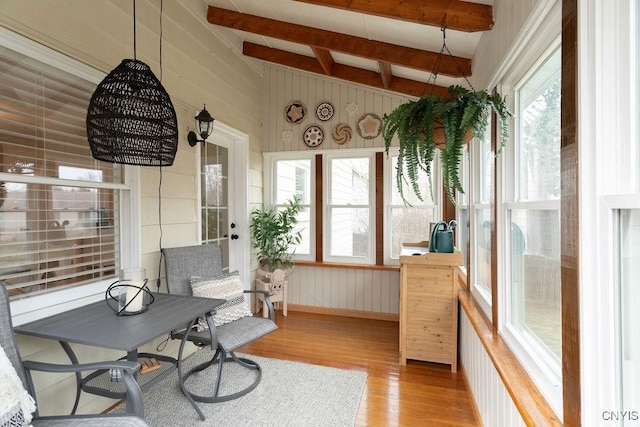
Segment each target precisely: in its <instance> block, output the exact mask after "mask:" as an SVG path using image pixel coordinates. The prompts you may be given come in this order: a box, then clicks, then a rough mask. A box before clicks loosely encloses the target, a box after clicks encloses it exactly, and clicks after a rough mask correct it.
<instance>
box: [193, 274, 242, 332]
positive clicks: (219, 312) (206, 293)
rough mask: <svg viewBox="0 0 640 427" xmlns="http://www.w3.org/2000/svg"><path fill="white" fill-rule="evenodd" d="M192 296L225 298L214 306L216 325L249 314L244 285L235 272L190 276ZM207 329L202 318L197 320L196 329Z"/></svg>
mask: <svg viewBox="0 0 640 427" xmlns="http://www.w3.org/2000/svg"><path fill="white" fill-rule="evenodd" d="M190 282H191V290H192V291H193V296H196V297H205V298H220V299H226V300H227V302H226V303H224V304H222V305H221V306H219V307H218V308H216V313H215V314H214V316H213V321H214V323H215V325H216V326H221V325H224V324H225V323H229V322H233V321H235V320H238V319H242V318H243V317H246V316H251V315H252V314H251V311H250V310H249V307H247V304H246V303H245V300H244V286H243V285H242V281H241V280H240V277H239V275H238V273H237V272H234V273H231V274H229V275H223V276H220V277H215V278H203V277H191V281H190ZM204 329H208V326H207V322H206V321H205V320H204V319H199V320H198V330H199V331H200V330H204Z"/></svg>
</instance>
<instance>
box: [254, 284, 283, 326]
mask: <svg viewBox="0 0 640 427" xmlns="http://www.w3.org/2000/svg"><path fill="white" fill-rule="evenodd" d="M287 288H288V281H287V280H285V281H283V282H282V287H281V288H280V289H279V290H275V291H274V290H273V289H271V281H269V279H256V290H258V291H268V292H270V293H272V295H271V296H270V297H269V299H270V300H271V302H272V303H273V305H274V309H278V308H280V303H282V314H283V315H284V316H286V315H287ZM257 296H258V302H260V301H261V302H262V317H269V309H268V308H267V303H266V302H265V301H264V297H263V296H262V294H258V295H257Z"/></svg>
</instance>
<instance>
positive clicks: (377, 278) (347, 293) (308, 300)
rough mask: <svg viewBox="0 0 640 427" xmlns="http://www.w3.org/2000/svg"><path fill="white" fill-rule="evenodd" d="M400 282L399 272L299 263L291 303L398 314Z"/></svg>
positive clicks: (293, 277) (291, 287) (292, 282)
mask: <svg viewBox="0 0 640 427" xmlns="http://www.w3.org/2000/svg"><path fill="white" fill-rule="evenodd" d="M399 283H400V273H399V272H398V271H380V270H360V269H353V268H326V267H307V266H296V268H295V270H293V273H291V276H290V277H289V291H288V303H289V304H299V305H306V306H313V307H324V308H335V309H345V310H356V311H367V312H374V313H385V314H398V312H399V310H398V308H399V296H400V293H399V292H400V291H399Z"/></svg>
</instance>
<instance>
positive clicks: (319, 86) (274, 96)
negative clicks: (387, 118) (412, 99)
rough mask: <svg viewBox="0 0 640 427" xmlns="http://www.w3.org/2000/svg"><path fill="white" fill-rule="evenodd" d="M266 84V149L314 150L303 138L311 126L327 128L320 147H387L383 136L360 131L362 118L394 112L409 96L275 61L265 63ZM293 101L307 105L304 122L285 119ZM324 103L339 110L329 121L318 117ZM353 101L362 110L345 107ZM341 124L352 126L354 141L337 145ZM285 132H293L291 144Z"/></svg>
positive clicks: (264, 114) (278, 150) (279, 150)
mask: <svg viewBox="0 0 640 427" xmlns="http://www.w3.org/2000/svg"><path fill="white" fill-rule="evenodd" d="M264 85H265V86H264V97H265V105H266V108H265V109H264V112H263V116H264V123H263V126H264V138H263V140H264V143H263V146H262V151H263V152H281V151H300V150H314V149H313V148H308V147H307V146H306V145H305V144H304V142H303V140H302V135H303V133H304V131H305V130H306V129H307V128H308V127H309V126H311V125H317V126H320V127H321V128H322V129H323V130H324V136H325V137H324V141H323V143H322V144H321V145H320V146H318V147H317V149H316V150H340V149H342V150H344V149H354V148H374V147H384V142H383V141H382V136H377V137H376V138H373V139H365V138H362V137H361V136H360V135H359V134H358V131H357V124H358V120H359V119H360V118H361V117H362V116H363V115H364V114H366V113H373V114H376V115H377V116H379V117H380V119H382V117H383V115H384V114H385V113H390V112H391V111H393V109H394V108H396V107H397V106H398V105H400V104H402V103H404V102H406V101H407V100H408V99H409V98H407V97H404V96H400V95H396V94H393V93H391V92H384V91H381V90H372V89H367V88H365V87H363V86H358V85H354V84H349V83H346V82H342V81H340V80H331V79H327V78H323V77H321V76H318V75H315V74H309V73H303V72H299V71H295V70H292V69H289V68H284V67H280V66H276V65H271V64H265V71H264ZM291 101H302V103H303V104H304V105H305V106H306V107H307V115H306V116H305V119H304V120H303V121H302V123H300V124H292V123H288V122H287V121H286V120H285V115H284V109H285V107H286V106H287V104H289V103H290V102H291ZM321 102H330V103H331V104H332V105H333V107H334V111H335V112H334V115H333V117H332V118H331V119H330V120H328V121H325V122H323V121H321V120H319V119H318V118H317V117H316V107H317V106H318V104H320V103H321ZM351 102H355V103H356V104H357V105H358V112H357V113H356V114H353V115H349V114H348V113H347V111H346V110H345V106H346V105H347V104H349V103H351ZM338 123H347V124H348V125H349V126H351V129H352V138H351V141H349V142H348V143H346V144H343V145H340V144H336V143H335V142H333V139H332V138H331V130H332V129H333V128H334V127H335V126H336V125H337V124H338ZM284 131H291V132H293V140H292V142H291V143H285V142H283V140H282V132H284Z"/></svg>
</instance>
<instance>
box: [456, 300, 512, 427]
mask: <svg viewBox="0 0 640 427" xmlns="http://www.w3.org/2000/svg"><path fill="white" fill-rule="evenodd" d="M459 328H460V334H459V336H460V338H459V339H460V343H461V344H460V347H461V348H460V361H461V363H462V365H463V366H464V370H465V372H466V374H467V379H468V381H469V385H470V387H471V393H472V394H473V396H474V399H475V401H476V406H477V408H478V412H479V413H480V417H481V418H482V423H483V425H485V426H491V427H519V426H523V427H524V426H525V423H524V421H523V420H522V417H521V416H520V413H519V412H518V409H517V408H516V406H515V404H514V403H513V400H512V399H511V396H509V392H508V391H507V389H506V388H505V386H504V384H503V382H502V380H501V379H500V376H499V375H498V371H496V368H495V367H494V366H493V362H491V359H490V358H489V355H488V354H487V352H486V351H485V349H484V346H483V345H482V342H481V341H480V338H478V334H476V331H475V330H474V329H473V326H472V325H471V321H470V320H469V318H468V317H467V314H466V313H465V311H464V310H460V322H459Z"/></svg>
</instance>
